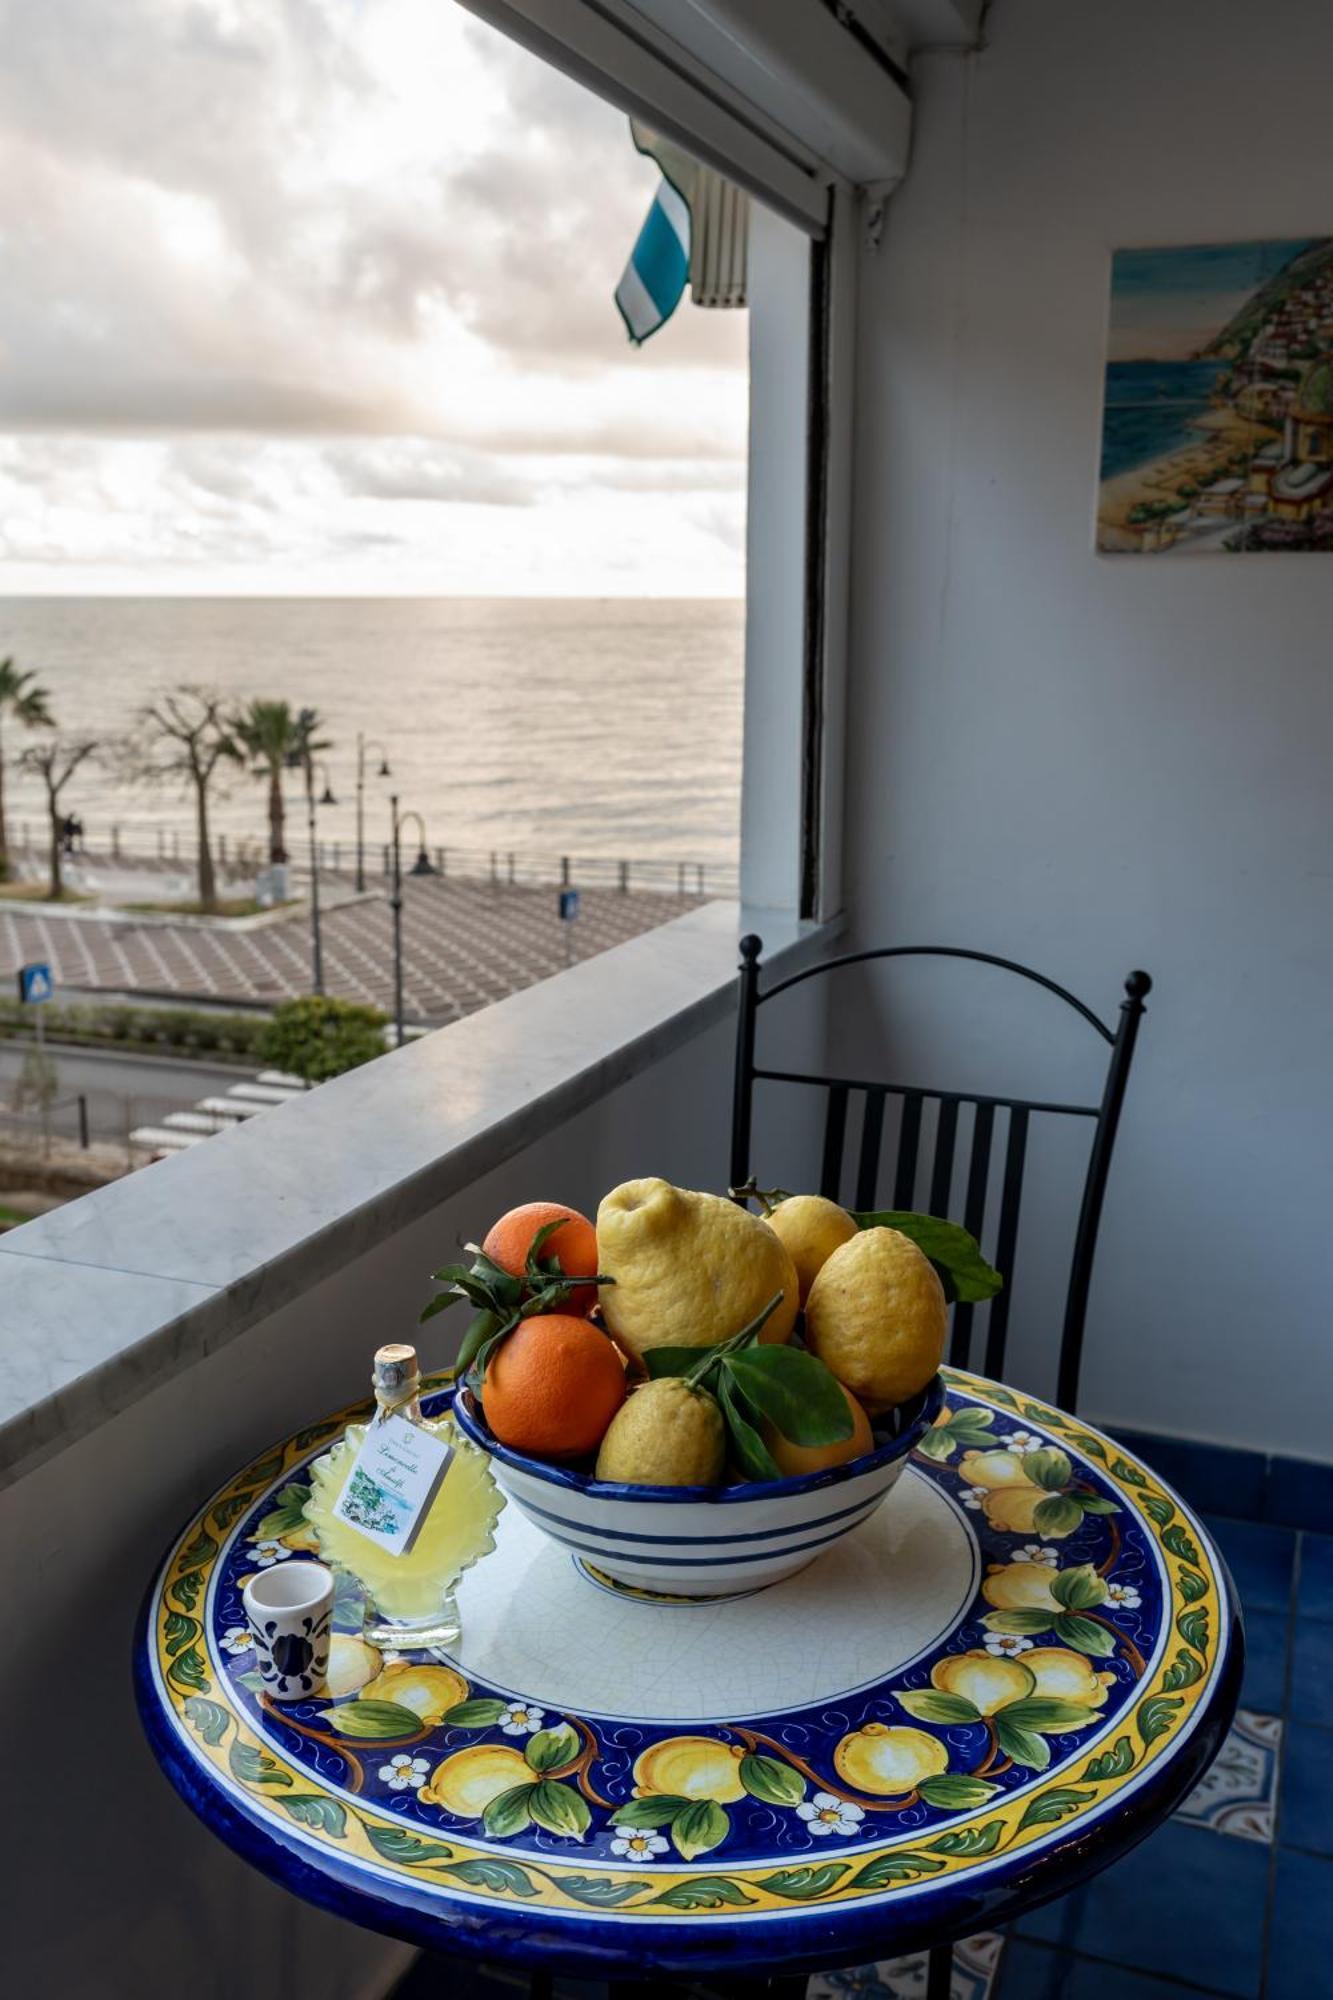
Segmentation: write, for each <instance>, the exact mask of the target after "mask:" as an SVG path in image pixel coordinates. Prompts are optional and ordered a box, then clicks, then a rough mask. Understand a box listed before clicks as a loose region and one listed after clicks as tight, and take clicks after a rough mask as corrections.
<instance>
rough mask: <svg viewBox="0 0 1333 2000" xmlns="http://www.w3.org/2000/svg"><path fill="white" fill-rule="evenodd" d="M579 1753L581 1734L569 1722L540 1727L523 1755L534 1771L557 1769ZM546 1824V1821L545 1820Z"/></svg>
mask: <svg viewBox="0 0 1333 2000" xmlns="http://www.w3.org/2000/svg"><path fill="white" fill-rule="evenodd" d="M578 1754H579V1735H578V1731H577V1730H576V1729H571V1727H570V1725H569V1724H568V1723H567V1722H562V1723H560V1724H559V1725H558V1726H557V1727H556V1728H555V1729H539V1730H538V1731H537V1733H536V1735H535V1736H530V1737H529V1738H528V1741H527V1747H526V1749H525V1750H524V1752H523V1755H524V1756H525V1757H526V1758H527V1760H528V1763H529V1764H530V1765H531V1767H532V1769H533V1770H534V1771H555V1770H558V1769H559V1767H560V1766H561V1765H562V1764H570V1763H572V1762H573V1761H574V1759H575V1758H576V1757H577V1756H578ZM543 1824H544V1822H543Z"/></svg>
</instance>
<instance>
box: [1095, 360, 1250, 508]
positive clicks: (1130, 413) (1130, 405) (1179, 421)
mask: <svg viewBox="0 0 1333 2000" xmlns="http://www.w3.org/2000/svg"><path fill="white" fill-rule="evenodd" d="M1229 366H1230V363H1229V362H1226V361H1112V362H1110V363H1108V365H1107V370H1106V405H1105V416H1104V420H1103V425H1102V478H1103V479H1114V478H1115V476H1116V474H1117V473H1119V472H1130V471H1132V470H1133V468H1134V467H1135V466H1136V465H1146V464H1147V463H1148V461H1149V460H1150V459H1154V458H1160V457H1161V456H1162V455H1163V454H1164V453H1165V452H1168V451H1174V450H1175V449H1176V447H1177V446H1178V445H1183V444H1189V443H1190V442H1191V441H1192V440H1193V439H1194V438H1195V436H1196V435H1197V432H1196V428H1195V426H1196V422H1197V419H1198V418H1199V417H1201V416H1203V415H1204V413H1205V412H1206V411H1207V409H1208V408H1209V405H1210V402H1211V399H1212V393H1213V390H1214V388H1215V387H1216V385H1217V382H1218V379H1219V378H1220V377H1221V376H1223V375H1225V374H1226V372H1227V369H1228V367H1229Z"/></svg>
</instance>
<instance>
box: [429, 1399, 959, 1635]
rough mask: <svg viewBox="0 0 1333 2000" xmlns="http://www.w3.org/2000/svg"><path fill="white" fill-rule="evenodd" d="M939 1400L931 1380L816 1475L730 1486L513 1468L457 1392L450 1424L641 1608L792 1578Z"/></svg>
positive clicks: (878, 1480) (515, 1463) (884, 1481)
mask: <svg viewBox="0 0 1333 2000" xmlns="http://www.w3.org/2000/svg"><path fill="white" fill-rule="evenodd" d="M943 1399H944V1386H943V1383H942V1382H941V1380H940V1378H939V1376H938V1375H937V1376H936V1377H935V1378H934V1380H933V1381H932V1382H930V1383H928V1384H927V1386H926V1387H925V1388H924V1389H923V1390H922V1391H921V1392H920V1394H919V1395H917V1396H914V1397H913V1398H912V1399H911V1401H910V1402H908V1403H905V1404H903V1405H902V1406H901V1408H899V1409H898V1410H895V1411H893V1412H892V1414H891V1415H890V1416H887V1417H885V1418H884V1419H882V1420H881V1422H880V1424H879V1425H877V1427H876V1432H875V1439H876V1442H875V1449H874V1450H873V1451H869V1452H866V1453H865V1454H864V1455H863V1456H862V1457H860V1458H854V1459H850V1460H849V1461H848V1463H847V1464H846V1465H838V1466H833V1467H831V1468H830V1469H829V1470H828V1471H826V1472H811V1473H807V1474H805V1475H804V1476H803V1477H802V1478H799V1479H773V1480H766V1481H762V1482H756V1483H754V1484H746V1485H738V1486H625V1485H620V1484H618V1483H617V1482H615V1481H613V1480H607V1479H594V1478H593V1477H592V1475H591V1474H590V1473H586V1472H575V1471H571V1470H570V1469H568V1468H567V1467H565V1466H560V1465H550V1464H548V1463H546V1461H544V1460H542V1459H538V1458H528V1457H525V1456H524V1454H523V1453H521V1452H517V1451H511V1450H510V1449H509V1447H508V1446H507V1445H503V1444H500V1443H499V1442H498V1441H497V1440H496V1439H495V1438H494V1437H493V1436H492V1435H491V1432H490V1431H489V1429H488V1428H487V1425H486V1420H485V1418H484V1416H483V1415H482V1412H481V1406H480V1404H479V1402H478V1401H477V1398H476V1397H475V1395H474V1394H473V1392H472V1390H471V1389H470V1388H468V1387H466V1386H464V1387H462V1388H460V1389H459V1391H458V1394H457V1396H456V1397H455V1399H454V1416H455V1418H456V1420H457V1423H458V1426H459V1428H460V1430H462V1431H463V1433H464V1434H465V1436H467V1437H469V1438H470V1439H471V1440H472V1442H473V1443H474V1444H477V1445H480V1446H481V1447H482V1449H483V1450H484V1451H488V1452H489V1453H490V1455H491V1462H492V1467H493V1470H494V1473H495V1478H496V1482H497V1484H498V1485H499V1486H500V1487H501V1489H502V1490H503V1491H504V1492H505V1493H506V1494H507V1495H508V1496H509V1498H510V1499H511V1500H512V1501H513V1502H514V1505H515V1506H516V1507H517V1508H518V1509H519V1510H520V1512H521V1513H523V1514H525V1515H526V1516H527V1518H528V1519H529V1520H530V1521H531V1522H532V1523H533V1525H534V1527H537V1528H540V1529H541V1531H542V1533H543V1534H545V1535H549V1536H550V1537H551V1539H552V1540H553V1541H556V1542H559V1543H561V1544H562V1545H563V1546H564V1547H565V1548H567V1549H569V1550H570V1551H571V1553H572V1554H573V1555H574V1556H575V1558H576V1560H578V1561H579V1562H580V1563H581V1564H582V1565H583V1566H584V1567H586V1568H588V1569H591V1570H592V1571H593V1572H594V1573H595V1574H596V1576H597V1577H598V1578H599V1579H609V1580H610V1581H611V1582H612V1583H614V1584H618V1585H620V1586H622V1587H626V1588H628V1589H629V1590H631V1591H636V1592H642V1593H646V1594H648V1595H650V1596H652V1597H734V1596H740V1595H745V1594H748V1593H749V1592H750V1591H752V1590H762V1589H763V1588H764V1587H765V1586H766V1585H767V1584H770V1583H779V1582H781V1580H782V1578H783V1577H787V1576H794V1575H795V1573H796V1571H797V1570H799V1569H804V1568H805V1566H806V1564H807V1563H810V1562H813V1561H814V1560H815V1558H816V1557H817V1556H819V1555H822V1554H823V1552H824V1550H825V1549H828V1548H831V1547H832V1546H833V1544H834V1543H835V1542H838V1541H841V1540H842V1537H843V1536H844V1535H849V1534H850V1533H851V1532H852V1530H853V1529H854V1528H857V1527H859V1526H860V1524H861V1523H862V1521H864V1520H867V1519H868V1518H869V1516H870V1515H871V1514H873V1513H874V1511H875V1509H876V1508H877V1507H879V1506H881V1505H882V1503H883V1502H884V1501H885V1500H886V1499H887V1498H888V1496H889V1494H890V1493H891V1492H892V1490H893V1488H894V1487H895V1486H896V1484H897V1483H898V1480H899V1479H900V1478H901V1477H902V1473H903V1470H904V1468H905V1466H906V1464H907V1461H908V1459H909V1458H910V1456H911V1454H912V1451H913V1450H914V1448H915V1447H916V1446H917V1445H918V1444H919V1443H920V1441H921V1439H922V1438H923V1437H924V1436H925V1434H926V1432H927V1431H928V1430H929V1429H930V1427H931V1425H932V1424H933V1423H934V1421H935V1419H936V1417H937V1416H938V1415H939V1412H940V1406H941V1404H942V1402H943Z"/></svg>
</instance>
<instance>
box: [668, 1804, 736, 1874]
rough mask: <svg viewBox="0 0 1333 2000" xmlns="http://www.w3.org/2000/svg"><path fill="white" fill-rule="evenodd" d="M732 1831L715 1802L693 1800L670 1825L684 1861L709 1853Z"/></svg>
mask: <svg viewBox="0 0 1333 2000" xmlns="http://www.w3.org/2000/svg"><path fill="white" fill-rule="evenodd" d="M730 1832H731V1821H730V1820H729V1819H728V1818H727V1815H726V1814H725V1813H724V1812H723V1810H722V1808H721V1806H720V1805H718V1803H717V1801H716V1800H715V1799H692V1800H691V1801H690V1803H689V1805H687V1806H686V1807H685V1809H684V1811H683V1812H678V1813H677V1814H676V1817H675V1818H674V1819H673V1820H672V1822H671V1839H672V1842H673V1844H674V1846H675V1848H676V1852H677V1853H678V1854H679V1855H680V1857H681V1859H682V1860H683V1861H693V1860H694V1858H695V1856H696V1855H697V1854H708V1853H711V1851H712V1849H713V1848H715V1847H720V1846H721V1844H722V1842H723V1841H724V1840H725V1839H726V1837H727V1835H728V1834H729V1833H730Z"/></svg>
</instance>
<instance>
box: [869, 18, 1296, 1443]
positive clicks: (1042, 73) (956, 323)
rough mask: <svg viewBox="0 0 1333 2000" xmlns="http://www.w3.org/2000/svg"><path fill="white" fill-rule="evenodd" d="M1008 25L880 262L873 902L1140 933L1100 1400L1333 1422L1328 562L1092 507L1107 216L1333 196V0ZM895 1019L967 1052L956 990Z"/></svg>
mask: <svg viewBox="0 0 1333 2000" xmlns="http://www.w3.org/2000/svg"><path fill="white" fill-rule="evenodd" d="M989 36H990V46H989V47H988V48H987V49H986V50H985V51H984V52H983V53H981V54H979V55H977V56H975V57H972V58H967V57H958V56H952V57H950V56H943V55H941V56H934V57H927V58H924V59H923V60H922V62H921V65H920V69H919V73H918V78H917V82H918V97H917V111H916V137H915V153H914V159H913V163H912V168H911V172H910V174H909V177H908V180H907V183H906V186H905V187H904V189H903V190H902V191H901V192H900V193H898V194H897V195H896V196H895V197H894V199H893V201H892V203H891V205H890V211H889V222H888V228H887V231H886V235H885V239H884V243H883V247H882V248H881V249H880V250H879V251H878V252H877V253H873V254H870V253H868V254H866V256H865V258H864V263H863V269H862V273H861V302H862V303H861V349H860V357H859V360H860V412H859V457H858V466H857V514H858V520H859V532H858V536H857V540H856V544H855V550H854V575H855V586H854V590H855V595H854V604H853V621H854V668H853V684H852V689H851V696H850V715H851V728H850V732H849V736H850V758H851V805H850V811H849V821H848V829H847V844H848V857H847V858H848V868H849V879H850V881H851V884H852V896H851V904H852V909H853V912H854V915H855V918H856V922H857V927H858V930H859V932H860V933H861V935H862V937H863V939H865V940H867V941H873V942H886V941H890V940H892V941H896V942H907V941H917V942H920V941H931V942H953V943H969V944H974V945H979V946H981V947H983V948H989V949H992V950H995V951H999V952H1004V953H1009V954H1011V955H1013V956H1016V957H1019V958H1025V959H1027V960H1029V961H1030V962H1032V963H1034V964H1036V965H1038V966H1040V967H1042V968H1044V969H1045V970H1047V971H1048V972H1050V973H1051V974H1053V975H1054V976H1055V977H1056V978H1058V979H1061V980H1063V981H1064V982H1066V983H1068V984H1069V985H1071V986H1072V987H1073V988H1074V989H1075V990H1076V991H1078V992H1080V993H1081V994H1083V995H1084V997H1085V998H1087V999H1088V1000H1089V1001H1090V1002H1091V1003H1092V1004H1094V1005H1095V1006H1097V1007H1098V1008H1099V1009H1100V1010H1102V1011H1104V1012H1106V1013H1108V1014H1112V1013H1113V1011H1114V1008H1115V1005H1116V1003H1117V1001H1118V999H1119V997H1120V993H1119V986H1120V981H1121V979H1122V978H1123V975H1124V974H1125V973H1126V972H1127V971H1128V970H1129V968H1130V967H1131V966H1134V965H1143V966H1146V967H1147V968H1148V970H1149V971H1150V972H1152V974H1153V975H1154V977H1155V979H1156V980H1157V982H1158V983H1157V990H1156V992H1155V993H1154V995H1153V997H1152V1000H1151V1002H1150V1011H1149V1014H1148V1018H1147V1023H1146V1026H1145V1030H1144V1035H1143V1039H1142V1042H1141V1045H1140V1060H1139V1064H1138V1068H1137V1073H1136V1075H1135V1077H1134V1079H1133V1082H1132V1084H1131V1091H1130V1100H1129V1105H1128V1110H1127V1114H1126V1119H1125V1124H1124V1126H1123V1128H1122V1142H1121V1147H1120V1151H1119V1156H1118V1158H1117V1161H1116V1165H1115V1170H1114V1173H1113V1178H1112V1185H1111V1191H1110V1195H1109V1200H1108V1208H1107V1214H1106V1221H1105V1226H1104V1230H1103V1236H1102V1243H1101V1253H1100V1259H1099V1265H1098V1270H1097V1276H1096V1279H1095V1282H1094V1297H1093V1310H1092V1316H1091V1324H1090V1340H1089V1363H1088V1367H1087V1371H1086V1375H1085V1395H1084V1407H1085V1408H1087V1409H1088V1411H1089V1412H1090V1413H1092V1414H1099V1415H1101V1416H1103V1417H1104V1418H1106V1419H1107V1420H1108V1421H1112V1420H1120V1421H1122V1422H1124V1423H1125V1424H1136V1425H1142V1426H1144V1427H1147V1428H1155V1429H1161V1430H1168V1431H1173V1432H1176V1433H1179V1434H1184V1435H1194V1436H1201V1437H1209V1438H1216V1439H1221V1440H1225V1441H1232V1442H1243V1443H1246V1444H1251V1445H1257V1446H1261V1447H1265V1448H1269V1449H1273V1450H1279V1451H1288V1452H1294V1453H1299V1454H1303V1455H1307V1456H1310V1457H1315V1458H1328V1457H1329V1456H1330V1454H1331V1453H1333V1445H1331V1444H1330V1436H1329V1430H1328V1424H1327V1410H1328V1406H1329V1399H1330V1395H1331V1394H1333V1347H1331V1346H1330V1342H1329V1337H1328V1331H1327V1327H1328V1318H1329V1310H1330V1308H1329V1305H1328V1301H1327V1296H1326V1295H1327V1280H1326V1276H1325V1273H1324V1269H1323V1263H1324V1260H1323V1257H1322V1255H1321V1250H1322V1246H1323V1244H1324V1242H1325V1241H1326V1239H1327V1232H1328V1212H1329V1206H1330V1199H1331V1198H1333V1186H1331V1185H1330V1180H1331V1177H1330V1172H1329V1159H1330V1133H1331V1132H1333V1123H1331V1121H1330V1112H1331V1111H1333V1104H1331V1103H1330V1087H1329V1061H1328V1016H1329V1003H1328V996H1329V991H1330V985H1331V984H1333V980H1331V975H1333V922H1330V917H1331V915H1333V912H1330V895H1329V889H1330V882H1331V881H1333V812H1331V810H1330V765H1331V764H1333V640H1331V639H1330V627H1333V561H1330V562H1327V563H1326V562H1322V561H1321V560H1320V559H1319V558H1318V557H1317V556H1313V555H1310V556H1300V555H1287V556H1283V555H1270V556H1262V557H1252V558H1247V559H1241V560H1235V559H1231V560H1228V559H1225V558H1223V557H1209V556H1197V557H1195V556H1182V557H1177V558H1166V559H1162V560H1155V559H1153V558H1151V557H1140V558H1134V557H1121V558H1106V557H1098V556H1096V555H1094V553H1093V548H1092V518H1093V505H1094V496H1095V481H1096V474H1097V460H1098V443H1099V432H1100V394H1101V374H1102V359H1103V343H1104V335H1105V322H1106V308H1107V284H1108V262H1109V256H1110V252H1111V251H1112V250H1113V249H1114V248H1116V247H1118V246H1122V245H1142V244H1170V243H1194V242H1200V241H1210V240H1211V241H1226V240H1237V239H1244V238H1247V237H1261V236H1274V237H1279V236H1296V235H1301V234H1318V233H1320V232H1324V233H1328V232H1330V231H1333V203H1331V202H1330V195H1329V191H1330V188H1333V119H1330V117H1329V111H1328V90H1329V78H1330V76H1333V12H1330V11H1329V10H1328V9H1326V8H1320V7H1314V6H1310V5H1308V4H1305V3H1304V0H1266V4H1265V5H1263V6H1256V5H1253V4H1245V3H1244V0H1172V4H1171V5H1170V6H1169V7H1163V6H1162V5H1161V4H1160V0H1116V4H1115V5H1114V6H1107V5H1105V4H1104V0H998V4H997V5H996V6H995V7H994V9H993V11H992V13H991V16H990V21H989ZM989 1001H990V996H989V995H988V996H987V1002H988V1005H989ZM1048 1021H1050V1022H1052V1023H1054V1016H1053V1014H1052V1015H1047V1014H1046V1013H1043V1012H1040V1010H1039V1025H1038V1030H1037V1033H1038V1036H1039V1038H1040V1037H1044V1035H1045V1031H1046V1023H1047V1022H1048ZM895 1025H900V1026H901V1027H902V1028H903V1040H904V1043H905V1048H904V1051H903V1052H904V1055H905V1057H911V1058H920V1059H921V1060H923V1061H928V1062H929V1064H930V1067H931V1073H932V1074H934V1075H935V1076H937V1078H938V1080H940V1081H947V1078H945V1077H943V1076H942V1075H940V1074H939V1073H940V1072H941V1071H943V1069H944V1067H945V1064H946V1061H947V1060H948V1058H949V1056H950V1054H951V1052H952V1050H953V1049H954V1047H955V1046H956V1044H957V1042H958V1040H959V1037H960V1034H961V1033H962V1032H963V1030H964V1029H965V1028H966V1027H967V1026H968V1025H969V1023H968V1022H967V1021H965V1020H964V1019H963V1018H962V1017H960V1016H959V1015H958V1014H957V1012H956V1011H955V1003H954V1002H953V1000H952V999H951V998H948V997H946V996H945V995H944V993H943V989H932V990H931V991H930V993H929V994H919V997H918V998H917V999H916V1001H915V1002H914V1003H913V1006H912V1011H911V1013H910V1015H908V1016H906V1017H905V1018H903V1019H901V1020H900V1019H899V1018H898V1017H895ZM970 1025H972V1026H974V1027H975V1028H976V1029H977V1030H978V1032H979V1033H980V1034H981V1036H982V1039H983V1041H984V1040H985V1038H986V1037H987V1035H990V1036H991V1037H992V1038H993V1039H994V1040H995V1041H996V1043H997V1046H998V1044H999V1043H1002V1042H1005V1041H1007V1039H1008V1037H1009V1034H1010V1032H1011V1029H1012V1028H1013V1026H1014V1022H1013V1021H1012V1020H1011V1019H1010V1018H1009V1017H1007V1016H1006V1015H1004V1014H1002V1013H998V1012H991V1011H987V1012H982V1013H980V1014H978V1015H976V1016H974V1017H973V1018H972V1021H971V1023H970ZM1051 1034H1052V1038H1053V1039H1052V1040H1051V1043H1050V1046H1049V1050H1048V1053H1049V1055H1050V1058H1051V1061H1052V1065H1053V1068H1054V1070H1055V1072H1056V1075H1057V1078H1058V1079H1059V1081H1060V1082H1061V1085H1062V1087H1064V1086H1070V1085H1072V1083H1073V1081H1074V1079H1075V1077H1076V1076H1077V1075H1079V1066H1078V1052H1077V1049H1076V1046H1075V1042H1074V1040H1073V1039H1072V1038H1071V1037H1069V1036H1068V1035H1066V1033H1065V1031H1064V1029H1063V1028H1062V1027H1060V1026H1058V1024H1057V1025H1053V1026H1052V1028H1051ZM1037 1052H1038V1051H1036V1050H1030V1051H1027V1052H1026V1053H1025V1054H1024V1057H1023V1061H1024V1063H1027V1062H1028V1061H1029V1060H1030V1059H1031V1060H1033V1061H1035V1054H1036V1053H1037ZM978 1062H979V1066H980V1067H982V1068H984V1064H980V1060H979V1058H978ZM918 1067H919V1064H918ZM1095 1067H1096V1065H1095V1062H1093V1063H1091V1064H1086V1063H1085V1064H1084V1066H1083V1069H1082V1072H1081V1075H1082V1079H1083V1080H1084V1082H1085V1087H1086V1084H1087V1082H1088V1081H1090V1080H1091V1079H1092V1078H1093V1077H1094V1075H1095ZM1047 1304H1048V1305H1049V1301H1047ZM1028 1305H1029V1317H1031V1313H1032V1310H1033V1305H1032V1301H1031V1300H1029V1302H1028ZM1015 1311H1016V1314H1017V1317H1018V1319H1019V1321H1020V1322H1022V1321H1023V1318H1024V1308H1023V1302H1022V1294H1021V1288H1020V1287H1018V1286H1016V1288H1015ZM1037 1316H1038V1317H1042V1314H1041V1313H1040V1312H1038V1314H1037ZM1042 1338H1043V1340H1045V1339H1046V1338H1048V1332H1047V1333H1044V1334H1043V1336H1042ZM1025 1365H1030V1367H1031V1370H1032V1372H1033V1374H1034V1376H1035V1375H1036V1374H1037V1373H1038V1372H1039V1369H1038V1361H1037V1357H1036V1356H1035V1354H1034V1355H1030V1356H1029V1359H1028V1364H1025Z"/></svg>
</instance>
